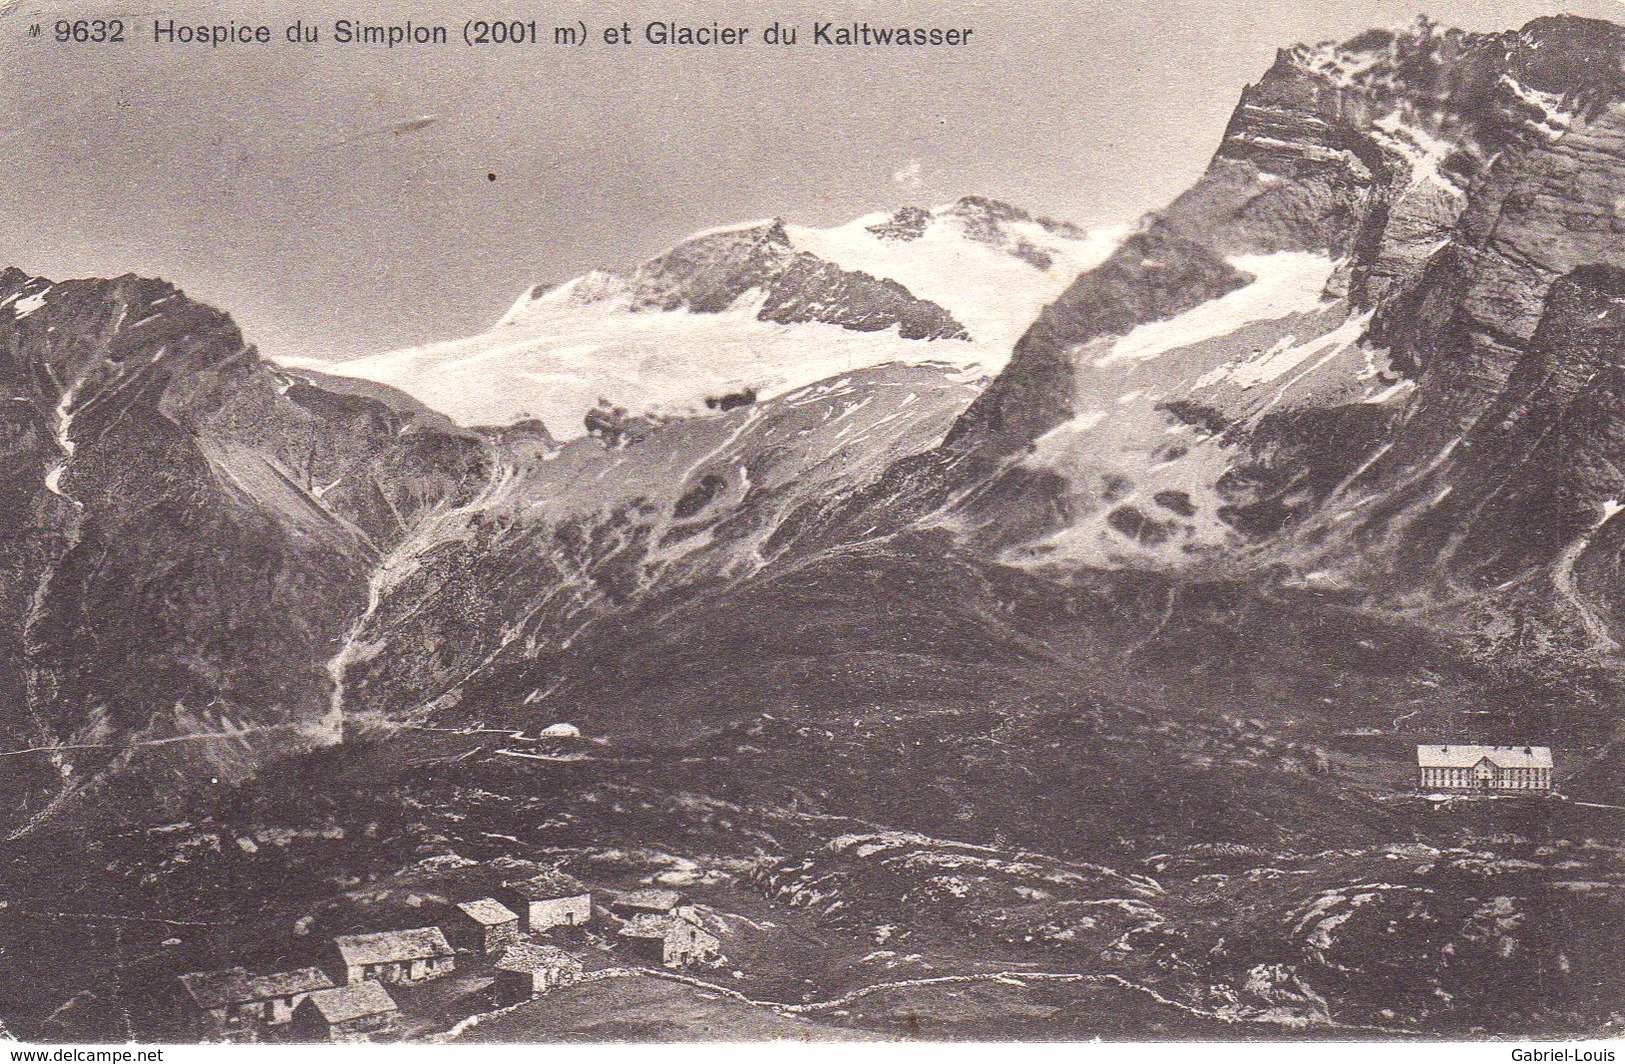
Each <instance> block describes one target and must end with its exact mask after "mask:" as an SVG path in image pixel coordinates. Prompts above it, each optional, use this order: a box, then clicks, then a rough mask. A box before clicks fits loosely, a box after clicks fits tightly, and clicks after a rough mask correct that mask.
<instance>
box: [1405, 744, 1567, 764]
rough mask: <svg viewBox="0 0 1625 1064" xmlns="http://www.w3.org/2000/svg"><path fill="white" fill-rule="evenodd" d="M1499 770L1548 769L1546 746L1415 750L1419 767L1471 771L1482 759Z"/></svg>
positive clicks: (1444, 746)
mask: <svg viewBox="0 0 1625 1064" xmlns="http://www.w3.org/2000/svg"><path fill="white" fill-rule="evenodd" d="M1486 757H1487V758H1489V759H1490V761H1491V763H1493V764H1495V765H1496V766H1498V767H1500V768H1551V767H1552V748H1551V747H1549V746H1449V745H1428V746H1418V747H1417V748H1416V764H1417V767H1419V768H1472V767H1473V766H1474V765H1476V764H1478V763H1479V762H1480V761H1482V760H1484V759H1485V758H1486Z"/></svg>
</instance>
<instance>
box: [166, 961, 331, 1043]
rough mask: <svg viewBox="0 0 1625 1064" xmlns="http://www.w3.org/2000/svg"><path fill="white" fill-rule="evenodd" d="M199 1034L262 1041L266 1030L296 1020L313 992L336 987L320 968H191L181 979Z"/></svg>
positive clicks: (195, 1031)
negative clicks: (267, 970)
mask: <svg viewBox="0 0 1625 1064" xmlns="http://www.w3.org/2000/svg"><path fill="white" fill-rule="evenodd" d="M180 983H181V987H182V989H183V990H184V991H185V995H186V1002H185V1005H186V1012H187V1013H188V1014H189V1015H188V1017H187V1018H188V1021H189V1026H190V1027H191V1029H192V1033H193V1035H194V1037H196V1038H198V1039H201V1040H208V1041H233V1042H253V1041H258V1040H259V1039H260V1037H261V1036H262V1034H264V1033H265V1031H266V1029H267V1028H273V1027H279V1026H281V1025H283V1024H286V1023H288V1022H290V1021H291V1020H292V1019H293V1012H294V1009H296V1008H297V1007H298V1006H299V1004H300V1003H301V1002H303V1001H304V1000H305V998H306V997H308V996H309V995H310V994H311V993H312V992H313V991H317V990H324V989H327V988H328V987H331V986H332V985H333V980H332V979H330V978H329V977H328V975H327V973H326V972H324V971H322V970H321V969H320V968H299V969H296V970H294V971H291V972H276V973H274V974H271V975H253V974H251V973H250V972H249V971H248V970H247V969H245V968H227V969H224V970H221V971H214V972H192V973H189V974H187V975H183V976H181V977H180Z"/></svg>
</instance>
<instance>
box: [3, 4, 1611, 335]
mask: <svg viewBox="0 0 1625 1064" xmlns="http://www.w3.org/2000/svg"><path fill="white" fill-rule="evenodd" d="M1423 11H1425V12H1426V13H1427V14H1428V15H1429V16H1430V17H1432V18H1433V19H1435V20H1436V21H1438V22H1440V23H1444V24H1447V25H1457V26H1461V27H1463V28H1466V29H1477V30H1494V29H1507V28H1514V27H1516V26H1519V25H1521V24H1523V23H1524V22H1526V21H1528V20H1529V19H1531V18H1534V17H1537V16H1539V15H1543V14H1554V13H1558V12H1570V13H1574V14H1580V15H1588V16H1592V17H1599V18H1610V17H1612V18H1614V19H1615V20H1616V21H1625V17H1622V16H1625V3H1621V0H1564V2H1562V3H1557V4H1553V3H1543V2H1539V0H1496V2H1493V3H1488V2H1482V0H1436V2H1433V3H1429V4H1426V5H1422V4H1418V3H1413V2H1411V0H1339V2H1338V3H1335V4H1333V3H1326V2H1324V0H1291V2H1288V0H1140V2H1124V0H1118V2H1100V0H1092V2H1074V3H1060V2H1047V0H1046V2H1039V0H1026V2H1012V0H1004V2H1001V3H981V2H958V3H955V2H951V0H942V2H938V3H921V2H915V0H890V2H863V0H845V2H844V3H840V4H830V3H809V2H807V0H770V2H764V0H730V2H721V0H718V2H712V3H692V2H687V0H670V2H667V3H659V4H651V3H618V2H616V0H595V2H593V3H590V4H588V3H571V2H569V0H556V2H553V3H549V4H545V5H543V4H538V3H535V2H534V0H418V2H415V3H412V4H410V5H408V4H401V3H395V4H379V3H374V2H370V0H335V2H334V3H331V4H328V5H325V6H324V5H323V4H321V3H316V2H314V0H311V2H308V3H307V2H305V0H293V2H291V3H284V4H281V5H278V6H276V7H272V6H269V5H262V6H259V7H256V6H254V4H253V3H251V2H245V3H235V2H233V0H220V2H219V3H215V4H195V3H193V4H184V5H180V6H172V7H147V6H145V3H143V5H142V6H139V7H134V8H132V7H130V6H129V5H128V3H126V4H125V5H123V6H116V5H115V6H104V7H101V8H97V7H95V6H94V0H89V2H86V3H81V4H77V5H75V6H74V7H72V8H71V9H70V8H67V7H58V6H53V5H52V3H50V2H49V0H4V2H0V190H3V191H0V205H3V206H4V209H3V210H0V265H17V266H20V267H22V268H23V269H26V270H28V271H30V272H33V273H39V274H44V275H46V276H49V277H52V278H54V279H63V278H67V277H85V276H111V275H116V274H121V273H126V272H135V273H140V274H146V275H153V276H160V277H163V278H165V279H167V280H170V281H172V282H174V283H176V284H178V285H180V286H181V287H182V288H184V289H185V290H186V291H187V292H188V293H189V294H190V295H192V296H194V297H196V298H200V299H203V300H205V301H207V302H209V303H212V304H214V305H215V306H218V307H220V308H222V309H224V310H227V311H229V312H230V313H231V314H232V315H233V317H235V318H236V320H237V321H238V323H239V324H240V325H241V326H242V327H243V330H244V332H245V334H246V335H247V337H248V339H249V340H250V341H251V342H253V343H256V344H257V345H258V346H259V348H260V350H261V351H262V352H263V353H265V354H267V355H270V356H273V357H302V358H318V359H342V358H350V357H357V356H361V355H366V354H372V353H376V352H379V351H386V350H392V349H395V348H398V347H403V346H411V345H416V344H421V343H426V342H431V341H435V340H444V339H452V338H455V337H459V336H466V335H468V334H470V333H474V332H478V331H481V330H483V329H485V328H488V327H489V326H490V325H492V324H493V323H494V322H495V321H496V320H497V318H499V317H500V316H501V315H502V313H503V312H504V311H505V310H506V309H507V308H508V306H509V305H510V304H511V303H512V302H513V300H514V298H515V297H516V296H517V295H518V294H519V293H520V292H521V291H522V290H524V289H526V288H528V287H529V286H530V285H532V284H535V283H537V282H542V281H561V280H565V279H568V278H569V277H572V276H575V275H577V274H579V273H581V272H583V271H584V270H586V269H590V268H592V267H599V266H601V267H608V268H612V269H619V268H626V267H629V266H632V265H635V264H636V263H637V262H639V261H641V260H643V259H645V258H648V257H650V256H651V255H654V254H657V253H659V252H660V251H661V250H663V249H664V248H666V247H669V246H670V245H671V244H673V243H675V242H676V241H678V240H680V239H682V238H683V237H684V236H686V235H687V234H689V233H691V232H694V231H695V230H699V229H703V228H709V227H713V226H717V225H724V224H730V223H736V222H747V221H752V220H756V219H762V218H768V217H782V218H785V219H787V220H789V221H793V222H800V223H804V224H813V225H824V224H836V223H839V222H842V221H846V220H849V219H851V218H853V217H856V216H858V215H860V214H865V213H868V212H870V211H874V210H881V209H891V208H895V207H898V206H903V205H907V204H919V205H926V206H929V205H933V204H937V203H944V202H947V201H950V200H952V199H954V198H956V197H958V196H961V195H967V194H981V195H988V196H993V197H995V198H998V199H1003V200H1007V201H1009V202H1011V203H1014V204H1017V205H1018V206H1021V207H1024V208H1026V209H1028V210H1031V211H1033V212H1035V213H1041V214H1047V215H1050V216H1053V217H1056V218H1062V219H1066V220H1069V221H1073V222H1077V223H1079V224H1083V225H1086V226H1093V225H1104V224H1114V223H1120V222H1124V221H1129V220H1132V219H1133V218H1135V217H1138V216H1139V215H1140V214H1142V213H1144V212H1145V211H1147V210H1151V209H1154V208H1156V207H1158V206H1160V205H1162V204H1164V203H1166V202H1167V201H1168V200H1170V199H1171V198H1172V197H1173V196H1175V195H1176V194H1178V192H1179V191H1181V190H1182V189H1183V188H1185V187H1186V186H1187V185H1189V184H1190V183H1191V181H1193V180H1194V179H1195V177H1196V176H1197V175H1198V174H1199V173H1200V172H1201V170H1202V169H1203V167H1205V166H1206V165H1207V162H1208V160H1209V158H1210V157H1211V156H1212V153H1213V151H1214V149H1215V147H1216V146H1217V143H1218V139H1219V136H1220V134H1221V133H1222V132H1223V129H1224V125H1225V122H1226V120H1227V118H1228V116H1229V114H1230V111H1231V109H1232V108H1233V107H1234V105H1235V103H1236V99H1237V97H1238V95H1239V94H1240V92H1241V90H1242V88H1243V87H1244V86H1245V85H1246V84H1248V83H1250V82H1253V81H1256V80H1257V79H1258V77H1259V76H1260V75H1261V74H1262V73H1263V72H1264V70H1265V69H1267V68H1268V66H1269V64H1270V62H1271V61H1272V58H1273V56H1274V52H1275V50H1276V48H1278V47H1284V46H1289V45H1291V44H1293V43H1296V42H1298V41H1321V40H1329V39H1336V40H1343V39H1347V38H1349V37H1351V36H1353V35H1354V34H1356V33H1358V32H1360V31H1361V30H1363V29H1366V28H1368V27H1371V26H1391V25H1397V24H1400V23H1404V22H1408V21H1409V20H1411V19H1412V18H1414V17H1415V16H1416V15H1417V14H1418V13H1420V12H1423ZM488 12H496V13H499V14H501V15H504V16H512V17H523V18H526V19H528V18H536V19H538V20H543V21H542V22H541V24H542V25H543V26H546V27H551V26H553V25H562V24H571V23H576V22H577V21H578V20H579V21H580V22H581V23H583V24H585V26H586V27H587V30H588V36H589V38H591V40H590V41H589V43H588V44H587V45H585V46H583V47H575V48H570V47H560V46H555V45H553V44H551V43H544V44H539V45H507V46H504V47H500V48H495V47H487V48H478V49H471V48H468V47H465V46H463V45H462V44H460V43H454V44H452V45H450V46H445V47H441V48H436V49H428V48H404V47H403V48H397V49H394V50H389V49H384V48H363V47H357V46H350V47H348V48H345V47H340V46H337V45H335V44H333V43H331V42H330V41H327V40H324V41H323V42H322V43H320V44H318V45H313V46H300V47H295V46H291V45H287V44H285V43H281V44H273V45H259V46H255V45H240V46H235V47H226V46H222V47H221V48H209V47H205V46H198V45H191V46H174V45H155V44H153V43H152V39H151V32H152V31H151V24H152V21H153V20H154V19H158V18H174V19H175V20H176V22H177V23H178V24H194V23H198V22H207V23H218V22H223V21H226V20H231V19H235V20H237V21H238V22H250V23H252V22H257V21H262V22H265V23H266V24H268V25H270V26H271V27H272V28H273V32H274V33H275V34H276V35H277V36H278V37H280V36H281V34H282V31H283V28H284V27H285V26H287V25H288V23H289V22H291V21H292V20H293V19H295V18H302V19H303V20H304V21H305V22H306V23H315V24H317V25H319V26H320V27H321V28H322V30H323V33H324V37H325V36H326V35H327V34H329V33H330V30H331V25H332V22H333V20H335V19H338V18H348V19H353V20H357V21H363V22H368V23H380V24H388V23H398V22H401V21H404V20H405V19H406V18H408V17H410V18H411V19H412V20H413V21H414V22H417V23H419V24H424V23H444V24H446V25H448V26H449V27H451V34H452V37H453V39H454V41H455V40H456V39H457V38H458V37H459V35H460V34H461V29H462V26H463V23H464V21H465V20H466V19H468V18H471V17H476V16H479V15H481V14H486V13H488ZM97 14H106V15H109V16H111V15H122V16H123V17H124V18H125V19H126V21H127V25H128V29H127V35H128V36H129V37H131V38H132V39H131V40H130V41H128V42H126V43H124V44H122V45H94V44H81V45H74V44H58V43H56V42H55V41H54V39H53V30H54V20H55V19H57V18H60V17H63V16H64V15H71V16H72V17H75V18H88V17H92V16H94V15H97ZM652 19H666V20H677V21H683V22H689V23H701V24H709V23H711V22H712V21H719V22H721V23H722V24H724V25H735V26H748V27H752V28H754V29H755V30H756V32H757V33H758V34H759V33H760V30H761V28H762V27H763V26H766V25H768V24H770V23H772V22H773V21H775V20H777V21H779V22H780V23H783V24H794V25H797V26H799V27H800V28H801V34H800V36H801V38H802V40H803V43H801V44H798V45H797V46H796V47H794V48H785V47H782V46H779V47H773V46H763V45H759V44H754V43H753V45H752V46H747V47H743V48H731V49H729V48H686V49H678V48H672V47H668V48H663V49H662V48H654V47H651V46H648V45H636V46H632V47H612V46H609V45H605V44H603V43H602V41H601V33H602V29H603V28H604V27H605V26H608V25H613V24H619V23H621V22H623V21H624V22H629V23H630V24H631V25H632V26H633V27H634V28H635V29H636V28H637V27H640V26H641V25H642V24H643V23H645V22H647V21H650V20H652ZM815 19H819V20H823V19H836V20H842V21H850V20H858V19H868V20H870V21H872V22H880V23H885V24H888V25H890V24H909V25H918V24H923V25H936V26H944V27H973V28H974V30H975V33H974V34H973V35H972V38H971V40H972V42H973V43H971V44H969V45H967V46H964V47H959V48H937V49H921V50H918V51H917V52H913V53H910V54H898V53H897V52H895V51H891V50H887V51H876V50H859V49H835V48H815V47H811V46H809V45H808V44H806V43H805V40H806V38H808V37H810V35H811V24H812V22H813V21H814V20H815ZM36 23H37V24H39V25H41V27H42V34H41V36H39V37H30V36H29V34H28V27H29V26H30V25H33V24H36ZM427 116H435V118H436V120H435V121H433V122H431V123H427V124H423V123H420V122H417V121H415V120H418V119H421V118H424V117H427ZM414 126H415V127H418V128H412V127H414ZM397 128H399V129H402V131H401V132H395V131H394V130H396V129H397ZM493 178H494V179H493Z"/></svg>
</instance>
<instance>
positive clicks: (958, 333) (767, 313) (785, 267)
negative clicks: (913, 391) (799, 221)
mask: <svg viewBox="0 0 1625 1064" xmlns="http://www.w3.org/2000/svg"><path fill="white" fill-rule="evenodd" d="M752 291H759V292H761V293H762V299H763V302H762V306H761V308H760V309H759V310H758V311H757V312H756V316H757V317H758V318H759V319H760V320H762V321H769V322H774V323H776V324H779V325H794V324H797V323H799V322H823V323H824V324H826V325H839V326H841V327H842V328H846V329H852V330H855V331H857V332H880V331H882V330H885V329H890V328H893V327H896V328H897V329H898V331H899V333H900V335H901V336H902V337H903V338H904V339H906V340H963V339H966V338H968V336H969V334H968V333H967V332H966V331H965V327H964V326H963V325H960V324H959V323H958V322H956V321H954V319H953V317H952V315H950V314H949V313H948V312H947V311H946V310H944V309H943V308H942V307H940V306H938V305H937V304H935V303H932V302H930V301H929V300H923V299H918V298H916V297H915V296H914V295H913V294H912V293H911V292H909V290H908V289H907V288H904V287H903V286H902V285H900V284H898V283H897V282H896V281H893V280H890V279H887V278H878V277H872V276H870V275H869V274H867V273H863V272H862V271H849V270H842V269H841V268H840V267H838V266H835V265H834V264H832V263H828V262H825V261H823V260H821V259H819V258H818V257H817V256H814V255H809V254H808V253H806V252H804V251H803V252H798V251H796V250H795V249H794V248H793V247H792V246H791V243H790V237H789V234H788V233H787V232H786V231H785V228H784V223H783V222H778V221H775V222H770V223H767V224H765V225H759V226H756V227H754V228H749V229H735V230H729V231H726V232H721V233H713V234H708V235H705V236H699V237H695V238H693V239H691V240H686V241H684V242H683V243H681V244H679V245H677V246H676V247H675V248H673V249H671V250H670V251H668V252H666V253H665V254H664V255H661V256H659V257H658V258H655V259H651V260H650V261H648V262H646V263H644V264H643V265H642V266H640V267H638V269H637V270H636V271H635V272H634V273H633V274H632V275H631V277H630V278H628V281H627V294H628V297H629V298H630V300H631V303H630V306H631V309H632V310H635V311H636V310H657V311H663V310H677V309H686V310H690V311H693V312H694V313H696V314H717V313H720V312H722V311H724V310H727V309H728V308H729V307H732V306H734V305H735V304H736V303H737V302H738V301H739V300H740V299H741V298H743V297H744V296H745V295H746V293H748V292H752Z"/></svg>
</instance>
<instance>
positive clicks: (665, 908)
mask: <svg viewBox="0 0 1625 1064" xmlns="http://www.w3.org/2000/svg"><path fill="white" fill-rule="evenodd" d="M682 900H683V898H682V895H680V894H678V893H677V892H676V891H675V890H662V889H658V888H657V889H653V890H634V891H629V892H627V893H626V894H622V895H620V896H619V897H617V898H616V899H615V900H614V901H612V902H610V903H609V910H610V912H612V913H614V914H615V915H617V916H619V917H622V918H623V919H631V918H632V917H634V916H637V915H638V914H639V913H658V914H662V915H665V914H669V913H671V912H672V911H673V910H674V909H676V908H677V905H678V903H679V902H681V901H682Z"/></svg>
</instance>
